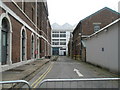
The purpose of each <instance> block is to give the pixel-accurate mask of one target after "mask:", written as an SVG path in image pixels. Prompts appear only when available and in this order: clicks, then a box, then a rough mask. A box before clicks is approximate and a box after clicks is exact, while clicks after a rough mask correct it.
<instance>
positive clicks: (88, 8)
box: [47, 0, 119, 25]
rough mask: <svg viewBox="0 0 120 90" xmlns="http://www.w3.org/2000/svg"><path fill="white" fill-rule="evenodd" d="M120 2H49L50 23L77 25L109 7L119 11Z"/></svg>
mask: <svg viewBox="0 0 120 90" xmlns="http://www.w3.org/2000/svg"><path fill="white" fill-rule="evenodd" d="M118 2H119V0H47V3H48V11H49V19H50V23H51V24H53V23H54V22H56V23H58V24H60V25H63V24H64V23H66V22H67V23H69V24H71V25H74V24H77V23H78V22H79V21H80V20H82V19H84V18H85V17H87V16H89V15H91V14H92V13H94V12H96V11H98V10H100V9H102V8H104V7H109V8H111V9H113V10H116V11H118Z"/></svg>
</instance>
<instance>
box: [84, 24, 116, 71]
mask: <svg viewBox="0 0 120 90" xmlns="http://www.w3.org/2000/svg"><path fill="white" fill-rule="evenodd" d="M85 44H86V61H87V62H90V63H93V64H95V65H99V66H102V67H104V68H107V69H109V70H111V71H115V72H118V23H116V24H114V25H112V26H110V27H109V28H108V31H102V32H100V33H99V34H97V35H95V36H93V37H91V38H90V39H87V40H86V41H85ZM102 48H104V51H102Z"/></svg>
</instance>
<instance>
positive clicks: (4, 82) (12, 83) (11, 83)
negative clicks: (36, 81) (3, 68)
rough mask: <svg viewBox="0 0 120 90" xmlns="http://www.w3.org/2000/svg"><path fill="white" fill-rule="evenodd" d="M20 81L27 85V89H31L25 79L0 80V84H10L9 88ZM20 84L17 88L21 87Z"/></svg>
mask: <svg viewBox="0 0 120 90" xmlns="http://www.w3.org/2000/svg"><path fill="white" fill-rule="evenodd" d="M20 83H22V84H25V85H27V88H28V89H29V90H31V86H30V84H29V83H28V82H27V81H25V80H15V81H0V84H2V85H4V84H10V85H11V86H10V87H11V88H13V86H14V84H20ZM22 86H23V85H22ZM22 86H21V87H19V88H22ZM2 88H8V87H2Z"/></svg>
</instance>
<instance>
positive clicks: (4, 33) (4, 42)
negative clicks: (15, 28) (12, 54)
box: [2, 29, 7, 65]
mask: <svg viewBox="0 0 120 90" xmlns="http://www.w3.org/2000/svg"><path fill="white" fill-rule="evenodd" d="M4 64H7V30H5V29H2V65H4Z"/></svg>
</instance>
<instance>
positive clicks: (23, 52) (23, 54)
mask: <svg viewBox="0 0 120 90" xmlns="http://www.w3.org/2000/svg"><path fill="white" fill-rule="evenodd" d="M26 39H27V35H26V29H25V27H24V26H23V27H22V29H21V61H25V60H27V58H26V56H27V55H26V54H27V52H26V48H27V45H26V41H27V40H26Z"/></svg>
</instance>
